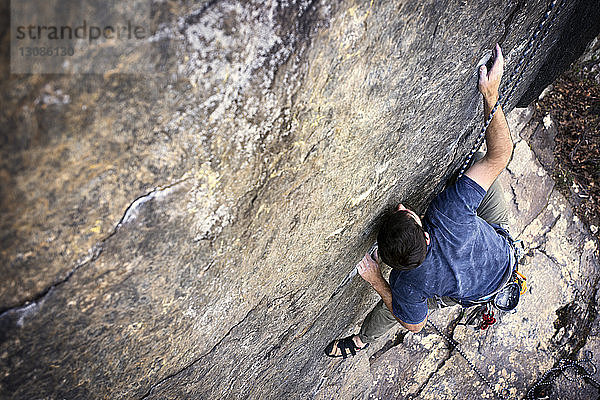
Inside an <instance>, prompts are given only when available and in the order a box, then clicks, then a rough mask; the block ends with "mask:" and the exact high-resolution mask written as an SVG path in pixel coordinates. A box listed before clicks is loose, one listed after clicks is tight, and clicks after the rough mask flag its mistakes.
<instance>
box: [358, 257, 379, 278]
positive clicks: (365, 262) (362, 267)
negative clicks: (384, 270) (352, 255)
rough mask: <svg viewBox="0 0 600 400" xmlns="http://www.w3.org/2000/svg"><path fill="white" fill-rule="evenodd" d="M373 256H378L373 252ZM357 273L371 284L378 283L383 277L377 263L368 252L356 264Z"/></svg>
mask: <svg viewBox="0 0 600 400" xmlns="http://www.w3.org/2000/svg"><path fill="white" fill-rule="evenodd" d="M375 258H379V254H377V253H376V254H375ZM356 268H357V269H358V273H359V274H360V276H362V278H363V279H364V280H365V281H367V282H369V283H370V284H371V285H375V284H377V283H379V282H380V281H381V280H382V279H383V275H381V268H379V264H378V263H377V262H376V261H375V260H373V259H372V258H371V256H370V255H369V253H367V254H365V256H364V257H363V259H362V260H360V262H359V263H358V265H357V266H356Z"/></svg>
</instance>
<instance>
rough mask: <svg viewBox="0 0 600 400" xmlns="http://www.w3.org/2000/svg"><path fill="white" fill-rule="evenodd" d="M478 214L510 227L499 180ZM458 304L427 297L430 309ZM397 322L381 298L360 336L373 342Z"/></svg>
mask: <svg viewBox="0 0 600 400" xmlns="http://www.w3.org/2000/svg"><path fill="white" fill-rule="evenodd" d="M481 157H483V153H482V152H478V153H476V154H475V155H474V156H473V160H472V162H475V161H477V160H479V159H481ZM477 215H478V216H479V217H481V218H483V219H484V220H485V221H487V222H489V223H493V224H498V225H500V226H502V227H503V228H507V227H508V208H507V206H506V201H505V199H504V192H503V189H502V186H501V185H500V182H498V180H496V181H495V182H494V183H493V184H492V186H491V187H490V188H489V190H488V191H487V193H486V194H485V196H484V198H483V200H481V204H480V205H479V207H478V208H477ZM456 304H458V303H457V302H456V301H455V300H453V299H452V298H450V297H446V296H444V297H442V298H441V299H434V298H431V299H427V307H428V308H429V309H430V310H435V309H439V308H443V307H449V306H453V305H456ZM397 323H398V321H397V320H396V318H394V315H393V314H392V312H391V311H390V310H389V309H388V308H387V306H386V305H385V304H384V302H383V300H380V301H379V302H378V303H377V305H376V306H375V308H373V310H372V311H371V312H370V313H369V314H368V315H367V317H366V318H365V320H364V321H363V324H362V326H361V328H360V333H359V334H358V336H359V337H360V340H362V341H363V342H364V343H368V342H372V341H374V340H375V339H377V338H379V337H381V336H382V335H384V334H385V333H386V332H387V331H388V330H390V329H391V328H392V327H394V326H395V325H396V324H397Z"/></svg>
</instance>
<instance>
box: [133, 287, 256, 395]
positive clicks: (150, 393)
mask: <svg viewBox="0 0 600 400" xmlns="http://www.w3.org/2000/svg"><path fill="white" fill-rule="evenodd" d="M265 297H266V296H263V297H262V298H261V299H260V300H259V301H258V302H257V303H256V305H255V306H254V307H252V308H251V309H250V310H249V311H248V312H247V313H246V315H245V316H244V317H243V318H242V319H241V320H240V321H239V322H237V323H236V324H234V325H232V326H231V328H229V330H228V331H227V332H226V333H225V335H223V337H221V339H219V341H218V342H217V343H216V344H215V345H214V346H213V347H212V348H211V349H210V350H208V351H207V352H205V353H204V354H201V355H200V356H199V357H198V358H196V359H195V360H193V361H192V362H191V363H190V364H188V365H186V366H185V367H183V368H181V369H180V370H179V371H176V372H173V373H172V374H169V375H167V376H166V377H164V378H162V379H161V380H159V381H158V382H156V383H155V384H153V385H152V386H151V387H150V389H149V390H148V391H147V392H146V394H145V395H144V396H142V397H141V398H140V400H144V399H147V398H148V397H149V396H151V395H152V394H153V392H154V390H155V389H156V388H157V387H158V386H160V385H162V384H164V383H165V382H166V381H168V380H170V379H172V378H175V377H177V376H179V375H181V374H182V373H184V372H185V371H187V370H188V369H190V368H192V367H193V366H194V365H196V364H198V362H200V361H201V360H202V359H203V358H205V357H207V356H209V355H210V354H211V353H212V352H213V351H215V350H216V349H217V347H219V346H220V345H221V343H223V342H224V341H225V339H227V337H228V336H229V335H230V334H231V332H233V330H234V329H235V328H237V327H238V326H240V325H241V324H243V323H244V322H245V321H246V320H247V319H248V317H249V316H250V315H251V314H252V312H253V311H255V310H256V309H257V308H258V307H259V306H260V304H261V303H262V301H263V300H264V299H265Z"/></svg>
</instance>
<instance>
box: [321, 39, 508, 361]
mask: <svg viewBox="0 0 600 400" xmlns="http://www.w3.org/2000/svg"><path fill="white" fill-rule="evenodd" d="M493 57H494V62H493V65H492V67H491V68H490V70H489V72H488V70H487V68H486V66H485V65H484V66H481V67H480V70H479V84H478V86H479V91H480V92H481V93H482V95H483V103H484V114H485V118H488V116H489V114H490V112H491V109H492V108H493V107H494V105H495V104H496V101H497V100H498V88H499V86H500V80H501V78H502V73H503V71H504V58H503V56H502V51H501V49H500V46H499V45H496V47H495V49H494V51H493ZM485 140H486V144H487V152H486V153H485V155H482V154H481V153H478V155H477V157H475V158H474V160H475V161H474V162H473V163H472V165H471V166H470V167H469V168H468V169H467V171H466V172H465V174H464V175H463V176H462V177H460V178H459V179H457V181H456V182H455V183H454V184H453V185H451V186H449V187H447V188H446V189H445V190H444V191H443V192H442V193H440V194H439V195H438V196H437V197H436V198H435V199H434V200H433V201H432V203H431V204H430V205H429V207H428V209H427V212H426V214H425V217H424V218H423V219H421V218H419V216H418V215H417V214H416V213H415V212H413V211H412V210H409V209H408V208H406V207H405V206H404V205H402V204H400V205H399V206H398V207H397V209H395V210H393V211H392V212H389V213H387V214H386V216H385V217H384V219H383V222H382V225H381V227H380V229H379V232H378V235H377V242H378V244H379V248H378V251H377V254H376V256H375V258H376V259H377V261H375V260H373V258H371V256H370V255H369V254H366V255H365V257H364V258H363V259H362V260H361V262H360V263H359V265H358V273H359V274H360V276H361V277H362V278H363V279H364V280H366V281H367V282H369V283H370V284H371V286H372V287H373V289H375V291H377V293H378V294H379V295H380V296H381V301H379V303H378V304H377V305H376V306H375V308H374V309H373V310H372V311H371V312H370V313H369V314H368V315H367V317H366V318H365V320H364V322H363V324H362V327H361V330H360V333H359V334H358V335H353V336H349V337H347V338H344V339H338V340H334V341H333V342H331V343H330V344H329V345H328V346H327V348H326V349H325V353H326V354H327V355H328V356H330V357H341V356H343V357H344V358H346V356H347V355H348V354H349V353H350V354H352V355H355V354H356V352H357V351H358V350H362V349H364V348H365V347H367V346H368V345H369V343H371V342H373V341H374V340H375V339H377V338H378V337H380V336H382V335H383V334H384V333H385V332H387V331H388V330H389V329H390V328H392V327H393V326H395V324H396V323H400V325H402V326H403V327H404V328H406V329H408V330H409V331H411V332H419V331H421V329H423V326H424V325H425V323H426V321H427V314H428V310H430V309H435V308H440V307H443V306H447V305H454V304H457V302H466V301H472V300H477V299H480V298H483V297H485V296H487V295H490V294H491V293H493V292H495V291H496V290H497V289H498V288H499V287H500V286H501V285H502V283H503V280H504V279H505V277H506V276H507V274H510V273H511V272H512V268H513V266H514V263H515V261H514V255H513V251H512V249H511V245H510V243H509V241H508V239H507V237H506V235H505V234H506V231H505V230H503V228H505V227H506V225H507V222H508V218H507V211H506V205H505V203H504V198H503V193H502V188H501V187H500V184H499V182H496V178H497V177H498V175H499V174H500V172H502V170H503V169H504V168H505V167H506V165H507V164H508V162H509V160H510V157H511V155H512V149H513V143H512V140H511V137H510V132H509V130H508V125H507V123H506V118H505V117H504V113H503V111H502V108H501V107H498V110H497V111H496V113H495V114H494V117H493V119H492V121H491V123H490V124H489V126H488V128H487V131H486V133H485ZM379 261H383V262H385V263H386V264H387V265H389V266H390V267H392V271H391V273H390V278H389V281H390V282H389V284H388V282H387V281H386V280H385V278H384V277H383V275H382V274H381V269H380V267H379V263H378V262H379Z"/></svg>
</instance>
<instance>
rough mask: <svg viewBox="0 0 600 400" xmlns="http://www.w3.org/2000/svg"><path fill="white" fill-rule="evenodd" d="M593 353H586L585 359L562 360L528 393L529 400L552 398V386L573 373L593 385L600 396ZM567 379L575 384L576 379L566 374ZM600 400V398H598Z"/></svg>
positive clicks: (599, 384)
mask: <svg viewBox="0 0 600 400" xmlns="http://www.w3.org/2000/svg"><path fill="white" fill-rule="evenodd" d="M592 357H593V354H592V352H591V351H586V352H585V353H584V358H583V359H581V360H579V361H573V360H569V359H566V358H563V359H561V360H560V361H559V362H558V365H557V366H556V367H553V368H550V369H549V370H548V371H546V373H545V374H544V375H543V376H542V377H541V378H540V379H539V380H538V381H537V382H536V383H535V384H534V385H533V386H532V387H531V388H530V389H529V390H528V391H527V397H526V399H527V400H544V399H549V398H550V393H551V391H552V386H553V385H554V383H555V382H556V380H557V379H558V377H559V376H561V375H563V374H564V373H565V372H567V371H571V372H572V373H573V374H574V375H575V376H580V377H581V378H582V379H583V381H584V382H586V383H589V384H591V385H592V386H594V387H595V388H596V389H597V390H598V394H599V395H600V382H598V381H597V380H596V379H595V378H594V377H593V375H595V374H596V371H597V369H596V364H594V362H593V361H592ZM564 376H565V378H566V379H567V380H568V381H570V382H574V381H575V377H573V376H569V375H568V374H564ZM598 398H599V399H600V396H599V397H598Z"/></svg>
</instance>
